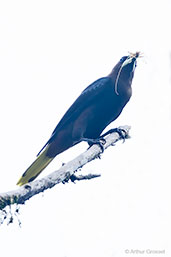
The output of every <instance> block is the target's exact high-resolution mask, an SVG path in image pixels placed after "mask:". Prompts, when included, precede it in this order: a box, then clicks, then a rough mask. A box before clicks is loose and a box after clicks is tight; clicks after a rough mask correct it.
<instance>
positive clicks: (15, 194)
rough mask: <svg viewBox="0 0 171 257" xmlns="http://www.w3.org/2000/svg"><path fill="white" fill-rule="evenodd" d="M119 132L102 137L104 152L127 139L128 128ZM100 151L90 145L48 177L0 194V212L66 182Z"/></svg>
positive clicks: (91, 176)
mask: <svg viewBox="0 0 171 257" xmlns="http://www.w3.org/2000/svg"><path fill="white" fill-rule="evenodd" d="M118 129H119V131H120V132H122V133H118V132H114V133H111V134H109V135H107V136H105V137H104V139H105V141H106V142H105V143H104V145H103V146H104V150H105V149H106V148H108V147H109V146H111V145H114V144H115V143H116V142H117V141H118V140H121V139H123V138H125V139H126V138H129V130H130V127H129V126H122V127H119V128H118ZM101 152H102V150H101V147H100V146H98V145H92V146H91V147H90V148H89V149H88V150H87V151H85V152H84V153H82V154H80V155H79V156H77V157H76V158H75V159H73V160H72V161H70V162H68V163H66V164H64V165H63V166H62V167H61V168H60V169H59V170H56V171H54V172H53V173H51V174H50V175H48V176H46V177H44V178H42V179H39V180H35V181H33V182H30V183H28V184H26V185H24V186H22V187H19V188H18V189H16V190H13V191H9V192H6V193H1V194H0V210H3V209H4V208H5V207H6V206H8V205H12V204H24V203H25V201H27V200H28V199H30V198H31V197H32V196H34V195H36V194H39V193H41V192H43V191H45V190H46V189H49V188H52V187H54V186H55V185H56V184H59V183H60V182H63V183H64V182H66V181H68V180H69V179H70V178H71V181H72V176H73V174H74V173H75V172H76V171H77V170H78V169H80V168H82V167H83V166H84V165H85V164H86V163H88V162H90V161H92V160H94V159H95V158H98V157H99V156H100V154H102V153H101ZM99 176H100V175H93V174H89V175H85V176H75V175H74V177H73V180H74V181H75V180H83V179H92V178H95V177H99Z"/></svg>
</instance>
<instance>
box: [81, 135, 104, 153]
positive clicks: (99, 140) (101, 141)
mask: <svg viewBox="0 0 171 257" xmlns="http://www.w3.org/2000/svg"><path fill="white" fill-rule="evenodd" d="M81 141H85V142H87V143H88V144H89V146H90V147H91V146H92V145H94V144H97V145H99V146H100V148H101V150H102V153H103V152H104V146H103V145H104V144H105V143H106V140H105V139H104V138H102V137H100V138H96V139H93V138H84V137H83V138H81ZM90 147H89V148H90ZM89 148H88V149H89Z"/></svg>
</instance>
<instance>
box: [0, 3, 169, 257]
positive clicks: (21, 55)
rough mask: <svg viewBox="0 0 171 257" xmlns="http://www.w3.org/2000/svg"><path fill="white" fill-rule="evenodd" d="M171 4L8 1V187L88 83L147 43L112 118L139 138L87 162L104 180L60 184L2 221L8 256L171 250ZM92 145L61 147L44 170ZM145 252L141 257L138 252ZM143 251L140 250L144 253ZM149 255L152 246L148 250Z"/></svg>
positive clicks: (0, 64) (0, 26) (0, 16)
mask: <svg viewBox="0 0 171 257" xmlns="http://www.w3.org/2000/svg"><path fill="white" fill-rule="evenodd" d="M170 12H171V2H170V1H169V0H168V1H167V0H162V1H153V0H151V1H150V0H148V1H147V0H146V1H145V0H143V1H136V0H131V1H121V0H120V1H116V0H111V1H109V0H101V1H100V0H98V1H97V0H91V1H90V0H86V1H81V0H80V1H78V0H72V1H69V0H66V1H51V0H49V1H40V0H34V1H32V0H30V1H18V0H16V1H10V0H9V1H2V0H1V1H0V87H1V94H0V119H1V126H0V142H1V147H0V156H1V169H0V170H1V172H0V190H1V191H2V192H3V191H4V192H5V191H9V190H12V189H15V188H17V186H16V182H17V181H18V179H19V177H20V176H21V174H22V173H23V172H24V171H25V169H26V168H27V167H28V166H29V165H30V164H31V162H32V161H33V160H34V159H35V156H36V154H37V153H38V152H39V150H40V149H41V147H42V146H43V145H44V144H45V143H46V141H47V140H48V138H49V136H50V135H51V133H52V131H53V129H54V128H55V126H56V124H57V122H58V121H59V120H60V118H61V117H62V115H63V114H64V113H65V111H66V110H67V108H68V107H69V106H70V105H71V104H72V102H73V101H74V100H75V98H76V97H77V96H78V95H79V94H80V92H81V91H82V90H83V89H84V88H85V87H86V86H88V85H89V84H90V83H92V82H93V81H94V80H96V79H98V78H100V77H102V76H105V75H107V74H109V73H110V71H111V70H112V68H113V66H114V65H115V64H116V63H117V62H118V60H119V59H120V58H121V57H122V56H123V55H126V54H127V53H128V51H130V52H134V51H141V52H142V53H143V54H144V58H141V59H139V60H138V65H137V68H136V71H135V77H134V80H133V85H132V87H133V96H132V98H131V100H130V102H129V103H128V105H127V106H126V107H125V109H124V111H123V113H122V114H121V116H120V117H119V118H118V119H117V121H116V122H114V123H113V124H111V125H110V127H116V126H120V125H130V126H131V127H132V129H131V132H130V134H131V137H132V138H131V139H130V140H127V141H126V142H125V144H122V143H119V144H117V145H116V146H115V147H113V148H109V149H108V150H107V151H105V153H104V154H103V156H102V159H101V160H96V161H94V162H92V163H91V164H88V165H86V167H84V168H83V169H82V171H81V173H82V174H86V173H90V172H91V173H101V174H102V176H101V178H97V179H94V180H91V181H83V182H77V183H76V184H75V185H74V184H71V183H70V184H67V185H57V186H56V187H55V188H53V189H51V190H48V191H47V192H45V193H44V194H40V195H38V196H36V197H34V198H33V199H31V200H29V201H28V202H27V203H26V205H25V206H22V207H21V208H20V213H21V214H20V220H21V222H22V227H21V228H20V227H19V226H18V223H17V220H15V222H14V224H12V225H10V226H6V225H3V226H1V227H0V245H1V246H0V248H1V254H2V253H3V255H4V256H18V257H20V256H23V255H24V256H25V257H28V256H31V255H32V256H36V255H37V256H43V257H44V256H47V255H48V256H55V257H56V256H57V257H88V256H89V257H115V256H116V257H123V256H129V255H131V254H129V253H127V252H126V250H129V251H131V249H133V250H136V249H138V250H144V251H146V250H147V249H150V250H165V254H163V255H162V254H158V255H155V254H151V256H153V257H156V256H165V257H166V256H167V257H169V256H171V245H170V238H171V233H170V231H171V222H170V217H171V204H170V195H171V188H170V178H171V177H170V170H171V169H170V166H171V165H170V143H171V135H170V129H171V103H170V98H171V37H170V24H171V18H170ZM86 148H87V145H86V143H81V144H79V145H78V146H76V147H74V148H72V149H70V150H68V151H67V152H65V153H63V154H61V155H59V156H58V157H57V158H56V159H55V160H54V161H53V162H52V164H51V165H49V166H48V168H47V169H46V170H45V171H44V172H43V173H42V175H41V176H45V175H46V174H48V173H50V172H52V171H54V170H55V169H57V167H60V166H61V164H62V162H67V161H69V160H71V159H72V158H73V157H76V156H77V155H78V154H80V153H81V152H83V151H85V150H86ZM134 255H135V254H134ZM136 255H137V254H136ZM145 256H149V254H148V253H147V252H144V254H143V257H145Z"/></svg>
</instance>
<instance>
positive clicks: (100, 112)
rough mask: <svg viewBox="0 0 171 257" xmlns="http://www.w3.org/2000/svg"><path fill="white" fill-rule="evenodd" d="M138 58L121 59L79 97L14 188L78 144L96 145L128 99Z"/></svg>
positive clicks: (135, 55) (33, 176)
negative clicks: (106, 74)
mask: <svg viewBox="0 0 171 257" xmlns="http://www.w3.org/2000/svg"><path fill="white" fill-rule="evenodd" d="M139 56H140V53H139V52H136V53H135V54H132V53H130V54H129V55H128V56H124V57H122V58H121V59H120V61H119V62H118V63H117V64H116V65H115V67H114V68H113V70H112V71H111V73H110V74H109V75H108V76H106V77H103V78H100V79H98V80H96V81H95V82H93V83H92V84H91V85H89V86H88V87H87V88H86V89H85V90H84V91H83V92H82V93H81V95H80V96H79V97H78V98H77V99H76V101H75V102H74V103H73V104H72V105H71V107H70V108H69V109H68V111H67V112H66V113H65V115H64V116H63V118H62V119H61V120H60V121H59V123H58V124H57V126H56V128H55V130H54V131H53V133H52V135H51V137H50V139H49V140H48V141H47V143H46V144H45V146H44V147H43V148H42V149H41V151H40V152H39V153H38V155H37V159H36V160H35V161H34V162H33V163H32V164H31V165H30V166H29V168H28V169H27V170H26V171H25V172H24V173H23V175H22V177H21V178H20V179H19V181H18V183H17V185H19V186H21V185H24V184H26V183H28V182H31V181H33V180H34V179H35V178H36V177H37V176H38V175H39V174H40V173H41V172H42V170H43V169H44V168H45V167H46V166H47V165H48V164H49V163H50V162H51V161H52V160H53V159H54V157H55V156H56V155H58V154H60V153H62V152H63V151H65V150H67V149H68V148H70V147H72V146H74V145H76V144H78V143H80V142H81V141H87V142H88V143H89V144H90V145H92V144H95V143H96V144H97V143H98V144H100V138H102V136H100V135H101V133H102V131H103V130H104V129H105V128H106V127H107V126H108V125H109V124H110V123H111V122H112V121H114V120H115V119H116V118H117V117H118V116H119V115H120V113H121V112H122V110H123V108H124V106H125V105H126V104H127V103H128V101H129V99H130V97H131V95H132V89H131V84H132V79H133V76H134V70H135V67H136V64H137V61H136V59H137V58H138V57H139ZM105 134H106V133H105Z"/></svg>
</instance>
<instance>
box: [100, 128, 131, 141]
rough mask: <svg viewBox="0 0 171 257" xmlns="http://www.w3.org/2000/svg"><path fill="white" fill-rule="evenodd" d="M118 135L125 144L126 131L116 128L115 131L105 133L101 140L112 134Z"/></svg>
mask: <svg viewBox="0 0 171 257" xmlns="http://www.w3.org/2000/svg"><path fill="white" fill-rule="evenodd" d="M114 132H116V133H118V134H119V136H120V137H121V138H122V139H123V143H124V142H125V138H126V131H125V130H124V129H121V128H114V129H110V130H109V131H107V132H106V133H104V134H103V135H101V136H100V138H101V137H102V138H104V137H105V136H107V135H109V134H111V133H114Z"/></svg>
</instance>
